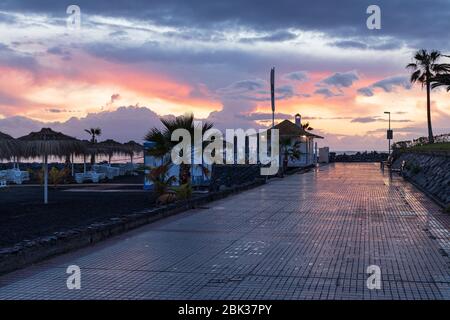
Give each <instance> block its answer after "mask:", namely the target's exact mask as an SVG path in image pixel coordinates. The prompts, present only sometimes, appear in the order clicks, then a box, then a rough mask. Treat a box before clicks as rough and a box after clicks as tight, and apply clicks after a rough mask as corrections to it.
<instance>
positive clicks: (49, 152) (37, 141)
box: [18, 128, 84, 203]
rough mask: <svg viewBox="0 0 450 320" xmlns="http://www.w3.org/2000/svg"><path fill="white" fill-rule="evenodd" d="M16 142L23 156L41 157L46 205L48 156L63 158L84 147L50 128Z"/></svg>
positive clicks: (77, 141)
mask: <svg viewBox="0 0 450 320" xmlns="http://www.w3.org/2000/svg"><path fill="white" fill-rule="evenodd" d="M18 140H19V141H22V142H23V154H24V155H25V156H27V157H43V164H42V166H43V170H44V203H48V156H57V157H64V156H66V155H68V154H72V153H82V152H83V150H84V145H83V143H82V142H81V141H79V140H77V139H75V138H73V137H69V136H67V135H65V134H63V133H61V132H56V131H53V130H52V129H50V128H43V129H41V131H39V132H32V133H30V134H28V135H26V136H23V137H20V138H19V139H18Z"/></svg>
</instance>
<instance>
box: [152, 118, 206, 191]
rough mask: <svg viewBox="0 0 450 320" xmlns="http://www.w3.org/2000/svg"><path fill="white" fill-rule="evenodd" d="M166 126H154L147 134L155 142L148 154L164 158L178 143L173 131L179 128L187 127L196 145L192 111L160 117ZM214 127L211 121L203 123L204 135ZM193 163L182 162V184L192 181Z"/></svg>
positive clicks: (192, 142)
mask: <svg viewBox="0 0 450 320" xmlns="http://www.w3.org/2000/svg"><path fill="white" fill-rule="evenodd" d="M160 120H161V122H162V124H163V126H164V128H163V129H162V130H161V129H158V128H152V129H150V131H149V132H148V133H147V135H146V136H145V139H146V140H148V141H152V142H154V146H153V148H152V149H150V150H148V154H149V155H152V156H154V157H158V158H163V157H164V156H165V155H167V154H168V153H169V152H170V151H171V150H172V148H173V147H174V146H175V145H176V144H178V142H176V141H171V137H172V133H173V132H174V131H175V130H177V129H186V130H187V131H188V132H189V133H190V135H191V139H192V141H191V144H192V145H194V130H195V129H197V128H196V127H195V124H194V115H193V114H192V113H190V114H185V115H182V116H179V117H175V118H171V119H166V118H161V119H160ZM212 127H213V124H212V123H210V122H204V123H203V125H202V128H201V130H202V135H203V134H204V133H205V132H206V131H207V130H209V129H211V128H212ZM190 172H191V165H190V164H187V163H182V164H181V165H180V178H179V180H180V184H186V183H189V182H190V175H191V174H190Z"/></svg>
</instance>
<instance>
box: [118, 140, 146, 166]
mask: <svg viewBox="0 0 450 320" xmlns="http://www.w3.org/2000/svg"><path fill="white" fill-rule="evenodd" d="M123 146H124V147H125V148H126V149H127V150H128V155H129V156H130V158H131V163H133V158H134V154H135V153H138V152H143V150H144V146H142V145H140V144H139V143H137V142H135V141H133V140H131V141H128V142H127V143H124V144H123Z"/></svg>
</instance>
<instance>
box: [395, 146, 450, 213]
mask: <svg viewBox="0 0 450 320" xmlns="http://www.w3.org/2000/svg"><path fill="white" fill-rule="evenodd" d="M402 164H403V170H402V171H401V174H402V175H403V177H405V178H406V179H407V180H409V181H411V182H412V183H414V184H415V185H417V186H418V187H419V188H420V189H422V190H423V191H424V192H425V193H427V194H428V195H430V196H431V197H433V198H435V200H437V201H438V202H440V203H441V204H442V205H443V206H445V207H448V206H450V154H448V153H447V154H446V153H439V154H436V153H401V154H400V155H399V156H398V157H397V158H396V160H395V161H394V163H393V166H392V168H393V169H397V170H401V169H402Z"/></svg>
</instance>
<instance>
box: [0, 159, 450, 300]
mask: <svg viewBox="0 0 450 320" xmlns="http://www.w3.org/2000/svg"><path fill="white" fill-rule="evenodd" d="M62 214H63V213H62ZM449 230H450V216H449V215H447V214H444V213H442V212H441V210H440V209H439V208H438V207H437V206H436V205H435V204H434V203H432V202H431V201H430V200H429V199H428V198H426V197H425V196H424V195H423V194H422V193H421V192H419V191H418V190H417V189H415V188H414V187H413V186H411V185H409V184H408V183H406V182H404V181H403V180H401V178H398V177H395V176H394V177H389V174H388V173H383V172H381V171H380V169H379V166H378V165H377V164H334V165H329V166H324V167H321V168H319V169H318V170H316V171H311V172H309V173H306V174H302V175H299V174H296V175H293V176H289V177H287V178H285V179H282V180H281V179H280V180H273V181H271V182H270V183H269V184H266V185H263V186H261V187H258V188H255V189H252V190H249V191H246V192H243V193H241V194H238V195H235V196H232V197H229V198H226V199H223V200H220V201H217V202H213V203H210V204H209V205H208V206H207V207H203V208H198V209H196V210H191V211H189V212H186V213H183V214H180V215H177V216H174V217H171V218H168V219H165V220H162V221H159V222H157V223H154V224H151V225H148V226H145V227H143V228H140V229H137V230H135V231H132V232H129V233H127V234H124V235H121V236H119V237H115V238H113V239H110V240H108V241H105V242H103V243H100V244H97V245H95V246H92V247H89V248H85V249H82V250H78V251H76V252H73V253H69V254H66V255H63V256H59V257H56V258H53V259H51V260H48V261H45V262H43V263H40V264H38V265H35V266H32V267H29V268H26V269H23V270H19V271H16V272H14V273H10V274H8V275H5V276H3V277H0V299H450V258H449V254H450V250H449V249H450V233H449ZM69 265H78V266H79V267H80V268H81V290H68V289H67V287H66V279H67V277H68V275H67V274H66V273H65V271H66V268H67V266H69ZM370 265H377V266H379V267H380V269H381V289H379V290H377V289H372V290H371V289H368V288H367V285H366V282H367V279H368V277H369V274H367V273H366V270H367V267H368V266H370Z"/></svg>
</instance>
